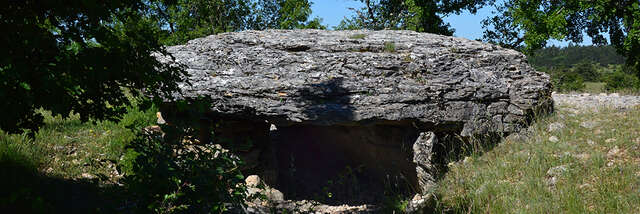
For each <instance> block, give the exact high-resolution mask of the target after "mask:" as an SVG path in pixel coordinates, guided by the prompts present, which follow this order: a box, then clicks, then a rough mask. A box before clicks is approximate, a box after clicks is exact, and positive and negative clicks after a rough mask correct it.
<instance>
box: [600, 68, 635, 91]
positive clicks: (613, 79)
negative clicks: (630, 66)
mask: <svg viewBox="0 0 640 214" xmlns="http://www.w3.org/2000/svg"><path fill="white" fill-rule="evenodd" d="M602 80H603V81H604V82H605V83H606V85H605V89H606V90H607V91H618V90H624V89H638V88H640V80H638V77H637V76H635V75H632V74H628V73H625V72H624V71H622V70H616V71H615V72H612V73H608V74H605V75H604V76H603V77H602Z"/></svg>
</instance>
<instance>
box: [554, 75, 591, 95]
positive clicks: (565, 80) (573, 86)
mask: <svg viewBox="0 0 640 214" xmlns="http://www.w3.org/2000/svg"><path fill="white" fill-rule="evenodd" d="M551 78H552V82H553V86H554V88H555V90H556V91H561V92H565V91H579V90H582V89H584V87H585V84H584V79H583V78H582V76H581V75H580V74H578V73H576V72H572V71H564V72H555V73H552V74H551Z"/></svg>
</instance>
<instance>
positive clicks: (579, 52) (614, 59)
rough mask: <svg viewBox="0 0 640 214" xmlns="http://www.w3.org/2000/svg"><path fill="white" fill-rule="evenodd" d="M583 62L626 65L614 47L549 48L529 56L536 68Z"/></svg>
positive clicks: (572, 64)
mask: <svg viewBox="0 0 640 214" xmlns="http://www.w3.org/2000/svg"><path fill="white" fill-rule="evenodd" d="M582 62H586V63H590V64H600V66H603V67H607V66H608V65H619V64H624V57H623V56H620V55H618V54H617V53H616V50H615V48H614V47H612V46H573V45H570V46H567V47H561V48H560V47H555V46H553V47H548V48H544V49H541V50H539V51H537V52H536V53H535V54H534V55H533V56H529V63H531V65H533V66H534V67H536V68H541V67H545V68H547V69H549V68H558V67H573V66H574V65H577V64H580V63H582Z"/></svg>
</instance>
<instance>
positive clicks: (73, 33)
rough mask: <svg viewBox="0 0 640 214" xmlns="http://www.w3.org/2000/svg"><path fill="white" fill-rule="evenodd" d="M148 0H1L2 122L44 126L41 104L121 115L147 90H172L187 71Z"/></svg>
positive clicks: (2, 125) (11, 127)
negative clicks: (164, 42)
mask: <svg viewBox="0 0 640 214" xmlns="http://www.w3.org/2000/svg"><path fill="white" fill-rule="evenodd" d="M145 9H146V6H145V4H143V2H141V1H135V0H112V1H95V0H94V1H61V0H50V1H34V0H21V1H3V3H1V4H0V29H2V31H3V32H2V33H1V34H0V50H2V51H0V100H2V103H0V110H1V111H2V114H1V115H2V116H1V119H0V129H3V130H5V131H8V132H14V133H15V132H21V131H22V130H23V129H31V130H36V129H37V128H38V127H39V126H40V125H42V123H43V117H42V116H41V115H40V114H39V113H37V111H36V110H37V109H40V108H44V109H47V110H51V111H52V112H53V113H54V114H64V115H66V114H68V113H69V112H70V111H73V112H75V113H78V114H80V116H81V119H82V120H83V121H87V120H88V119H89V118H95V119H116V118H118V116H119V115H121V114H122V113H123V112H124V111H125V105H128V104H130V103H129V102H130V100H129V99H128V98H127V97H126V96H125V91H124V90H123V89H124V88H127V89H131V90H129V91H130V92H131V93H132V94H133V95H134V96H137V95H140V91H141V90H143V89H150V90H146V93H148V94H149V95H152V96H154V97H159V96H160V95H164V96H165V97H169V96H170V95H171V94H172V93H173V92H175V91H177V89H178V86H177V82H180V81H182V80H183V78H184V75H185V72H184V71H183V70H182V69H181V68H179V67H172V66H169V65H165V64H162V63H160V62H159V61H158V60H157V59H156V57H155V56H153V55H156V56H157V55H167V52H166V51H165V50H164V49H163V47H162V46H161V45H160V43H159V42H158V40H159V37H158V35H159V34H158V32H157V31H156V28H155V27H154V25H153V23H151V22H149V21H148V20H146V19H144V18H143V16H142V11H144V10H145Z"/></svg>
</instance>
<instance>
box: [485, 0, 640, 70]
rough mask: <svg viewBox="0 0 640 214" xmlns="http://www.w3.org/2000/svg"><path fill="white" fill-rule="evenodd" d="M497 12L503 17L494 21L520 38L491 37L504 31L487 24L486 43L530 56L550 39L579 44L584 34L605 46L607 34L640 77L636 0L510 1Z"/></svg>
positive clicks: (639, 23)
mask: <svg viewBox="0 0 640 214" xmlns="http://www.w3.org/2000/svg"><path fill="white" fill-rule="evenodd" d="M499 9H500V10H501V12H499V13H498V14H497V15H498V16H501V17H502V18H500V17H499V18H497V19H501V20H502V21H505V23H509V24H510V25H511V26H510V27H509V28H508V29H504V30H505V32H509V33H512V35H518V37H519V38H518V39H517V40H512V41H514V42H509V40H505V39H501V38H500V37H492V36H490V34H491V33H492V32H494V33H498V34H499V33H500V32H502V31H503V29H501V28H500V25H499V23H500V22H488V23H490V24H489V25H485V26H486V27H487V29H489V30H488V31H485V38H484V39H485V41H489V42H494V43H498V44H510V45H511V46H514V47H518V46H521V47H522V50H523V51H525V52H526V53H533V52H534V51H535V50H537V49H540V48H542V47H544V46H546V44H547V41H548V40H550V39H558V40H566V41H571V42H574V43H581V42H582V41H583V39H584V38H583V37H584V36H583V35H584V34H586V35H588V36H589V37H591V38H592V41H593V43H594V44H596V45H605V44H607V43H608V41H607V39H606V38H605V35H606V34H608V35H609V37H610V42H611V44H612V45H613V46H614V47H615V48H616V50H617V52H618V53H619V54H621V55H623V56H625V57H626V62H627V64H628V65H629V66H630V67H633V68H634V70H635V71H636V74H637V75H638V76H640V2H638V1H637V0H576V1H543V0H535V1H530V0H510V1H506V2H505V4H504V7H499ZM492 19H496V18H495V17H493V18H492ZM491 24H493V25H491ZM491 28H493V29H491ZM509 29H510V30H509ZM503 34H504V33H503ZM506 38H507V39H511V38H512V37H506Z"/></svg>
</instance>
